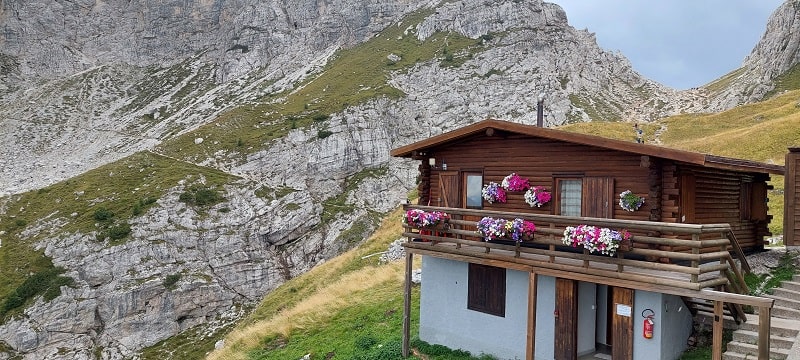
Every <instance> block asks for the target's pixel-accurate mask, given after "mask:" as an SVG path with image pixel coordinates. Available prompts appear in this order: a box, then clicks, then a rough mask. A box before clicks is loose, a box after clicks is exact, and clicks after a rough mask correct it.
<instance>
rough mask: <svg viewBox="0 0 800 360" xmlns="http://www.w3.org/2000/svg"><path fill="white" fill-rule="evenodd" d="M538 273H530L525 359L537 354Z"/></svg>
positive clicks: (531, 358)
mask: <svg viewBox="0 0 800 360" xmlns="http://www.w3.org/2000/svg"><path fill="white" fill-rule="evenodd" d="M537 284H538V275H537V274H536V273H535V272H529V273H528V336H527V339H526V340H527V342H526V346H525V359H526V360H534V355H535V354H536V290H537V289H536V287H537Z"/></svg>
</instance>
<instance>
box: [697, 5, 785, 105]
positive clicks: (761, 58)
mask: <svg viewBox="0 0 800 360" xmlns="http://www.w3.org/2000/svg"><path fill="white" fill-rule="evenodd" d="M799 28H800V1H796V0H787V1H785V2H784V3H783V4H782V5H781V6H780V7H778V9H776V10H775V11H774V12H773V13H772V15H771V16H770V18H769V21H768V22H767V26H766V31H765V32H764V35H763V36H762V37H761V40H760V41H759V42H758V44H756V46H755V47H754V48H753V50H752V51H751V52H750V55H748V56H747V57H746V58H745V59H744V61H743V62H742V66H741V67H740V68H738V69H736V70H734V71H732V72H730V73H729V74H727V75H725V76H723V77H722V78H720V79H718V80H717V81H715V82H712V83H710V84H708V85H706V86H705V87H704V88H703V94H704V96H706V97H707V98H708V103H707V104H706V108H707V109H708V110H709V111H720V110H725V109H730V108H732V107H734V106H737V105H741V104H747V103H751V102H755V101H760V100H764V99H765V98H766V97H768V96H770V95H772V94H773V93H774V92H775V91H776V90H787V89H793V88H796V84H786V86H783V84H782V83H783V82H784V81H785V80H789V79H792V78H796V76H797V74H798V69H797V63H798V61H800V35H798V30H799ZM789 81H791V80H789Z"/></svg>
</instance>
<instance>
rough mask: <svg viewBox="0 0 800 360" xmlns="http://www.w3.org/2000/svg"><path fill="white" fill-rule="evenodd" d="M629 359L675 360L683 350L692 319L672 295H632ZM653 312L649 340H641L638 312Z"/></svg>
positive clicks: (678, 299)
mask: <svg viewBox="0 0 800 360" xmlns="http://www.w3.org/2000/svg"><path fill="white" fill-rule="evenodd" d="M633 307H634V311H633V314H632V315H633V317H634V318H633V359H634V360H650V359H661V360H675V359H677V358H678V357H679V356H680V354H681V353H682V352H683V351H684V350H686V339H687V338H688V337H689V335H690V334H691V332H692V316H691V314H689V311H687V309H686V306H685V305H684V304H683V300H681V299H680V298H679V297H677V296H674V295H666V294H660V293H653V292H649V291H636V293H635V295H634V300H633ZM645 309H652V310H653V311H654V312H655V327H654V328H653V330H654V331H653V338H652V339H645V338H644V336H642V333H643V331H644V318H643V317H642V311H643V310H645ZM679 309H680V311H678V310H679Z"/></svg>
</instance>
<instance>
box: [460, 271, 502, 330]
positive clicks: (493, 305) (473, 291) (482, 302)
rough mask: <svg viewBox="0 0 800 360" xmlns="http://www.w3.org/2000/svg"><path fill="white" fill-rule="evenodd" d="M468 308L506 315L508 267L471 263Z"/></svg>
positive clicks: (490, 313) (500, 315)
mask: <svg viewBox="0 0 800 360" xmlns="http://www.w3.org/2000/svg"><path fill="white" fill-rule="evenodd" d="M468 272H469V274H468V280H467V309H469V310H473V311H478V312H482V313H485V314H489V315H494V316H499V317H505V316H506V272H507V271H506V269H505V268H500V267H495V266H489V265H481V264H473V263H469V268H468Z"/></svg>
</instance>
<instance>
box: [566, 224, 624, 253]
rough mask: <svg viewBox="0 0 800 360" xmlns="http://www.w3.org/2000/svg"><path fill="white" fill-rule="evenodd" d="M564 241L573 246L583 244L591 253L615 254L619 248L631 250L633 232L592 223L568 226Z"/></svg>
mask: <svg viewBox="0 0 800 360" xmlns="http://www.w3.org/2000/svg"><path fill="white" fill-rule="evenodd" d="M562 242H563V243H564V244H565V245H570V246H572V247H578V246H582V247H583V248H584V249H585V250H587V251H588V252H589V253H598V254H603V255H608V256H614V255H615V254H616V253H617V250H620V251H627V250H630V246H631V234H630V233H629V232H628V231H627V230H622V231H616V230H612V229H609V228H601V227H596V226H590V225H578V226H567V228H566V229H565V230H564V238H563V239H562Z"/></svg>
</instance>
